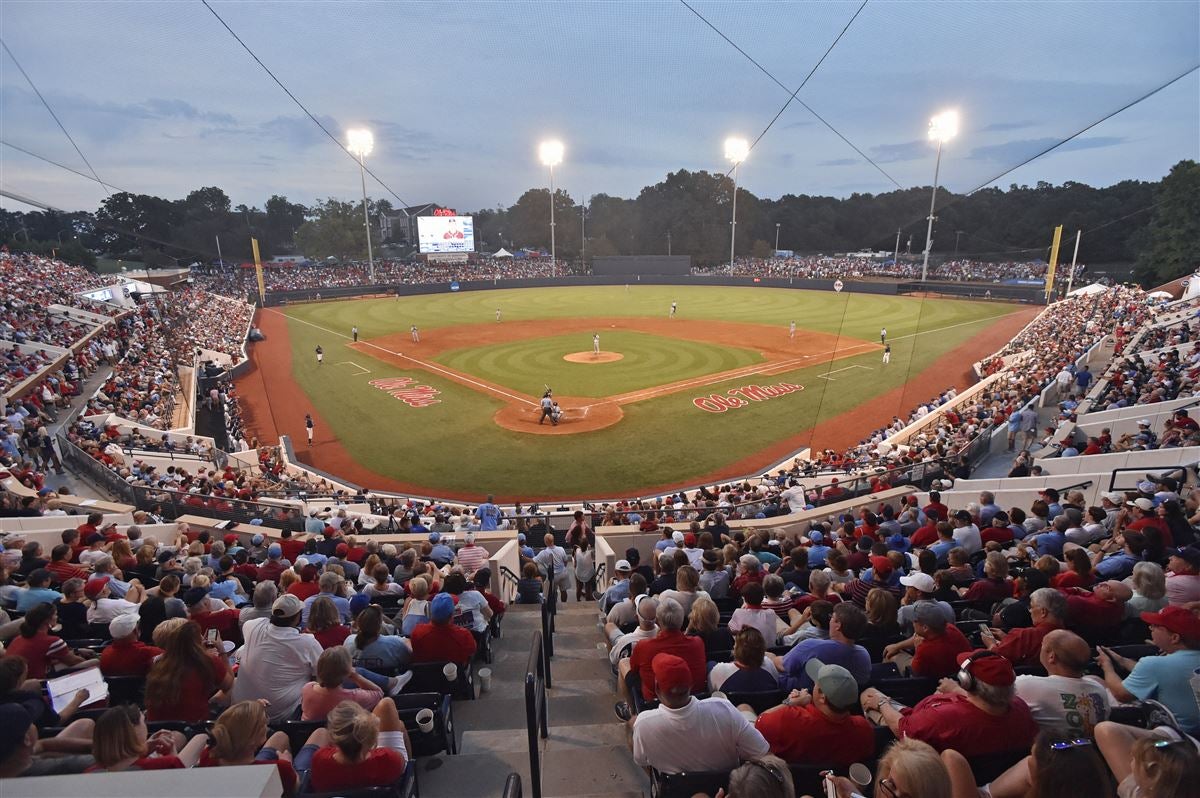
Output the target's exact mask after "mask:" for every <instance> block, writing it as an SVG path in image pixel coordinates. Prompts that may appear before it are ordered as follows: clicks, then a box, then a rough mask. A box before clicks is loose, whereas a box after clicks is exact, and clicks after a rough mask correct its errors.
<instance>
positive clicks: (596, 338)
mask: <svg viewBox="0 0 1200 798" xmlns="http://www.w3.org/2000/svg"><path fill="white" fill-rule="evenodd" d="M592 354H593V355H598V354H600V333H595V334H594V335H593V336H592Z"/></svg>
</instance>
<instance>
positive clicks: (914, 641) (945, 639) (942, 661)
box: [883, 601, 971, 679]
mask: <svg viewBox="0 0 1200 798" xmlns="http://www.w3.org/2000/svg"><path fill="white" fill-rule="evenodd" d="M912 625H913V633H914V634H913V636H912V637H910V638H909V639H908V640H902V641H900V642H899V643H893V644H892V645H890V646H886V647H885V648H884V649H883V658H884V661H885V662H896V663H897V665H898V666H899V667H900V670H901V671H905V670H908V671H909V672H910V673H911V675H913V676H923V677H928V678H931V679H940V678H942V677H945V676H951V675H953V674H954V672H955V671H957V670H958V660H957V659H956V657H957V656H958V655H959V654H960V653H962V652H964V651H970V650H971V644H970V642H968V641H967V638H966V637H965V636H964V635H963V633H962V632H960V631H959V630H958V627H957V626H955V625H954V624H952V623H948V622H947V621H946V616H945V614H944V613H943V612H942V610H941V608H940V607H938V605H937V604H936V603H934V602H932V601H918V602H917V603H916V604H914V605H913V609H912ZM914 647H915V649H916V650H915V652H914V653H913V655H912V658H911V660H909V658H908V656H907V654H906V653H905V652H908V651H913V649H914ZM906 665H907V668H906V667H905V666H906Z"/></svg>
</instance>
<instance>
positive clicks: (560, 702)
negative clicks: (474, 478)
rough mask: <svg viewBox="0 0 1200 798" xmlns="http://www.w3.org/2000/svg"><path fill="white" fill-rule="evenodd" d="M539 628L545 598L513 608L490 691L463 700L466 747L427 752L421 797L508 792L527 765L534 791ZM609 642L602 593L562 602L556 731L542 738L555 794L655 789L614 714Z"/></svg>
mask: <svg viewBox="0 0 1200 798" xmlns="http://www.w3.org/2000/svg"><path fill="white" fill-rule="evenodd" d="M540 628H541V615H540V612H539V608H538V607H532V606H528V605H524V606H523V605H513V606H511V607H509V610H508V612H507V613H506V614H505V617H504V625H503V634H504V636H503V637H502V638H501V639H500V640H496V641H494V642H493V654H494V662H493V663H492V665H491V666H490V667H491V670H492V688H491V690H490V691H489V692H486V693H480V694H479V697H478V698H477V699H476V700H475V701H456V702H455V703H454V721H455V725H456V726H457V727H458V733H459V735H460V743H459V751H460V753H459V754H458V755H457V756H449V755H446V754H442V755H440V756H436V757H427V758H424V759H421V760H419V761H418V764H417V767H418V779H419V784H420V790H421V797H422V798H467V797H468V796H480V798H484V797H485V796H486V797H487V798H491V797H492V796H499V795H500V794H501V791H502V789H503V787H504V781H505V779H506V778H507V777H508V774H509V773H510V772H512V771H516V772H517V773H520V774H521V782H522V785H523V790H524V795H526V796H528V795H530V794H531V793H530V784H531V782H530V776H529V747H528V735H527V733H526V725H525V671H526V667H527V665H528V661H529V650H530V647H531V645H532V642H533V634H534V632H535V631H537V630H539V629H540ZM601 645H602V638H601V635H600V633H599V632H598V630H597V609H596V603H595V602H583V603H578V604H577V603H574V602H572V603H569V604H565V605H559V610H558V616H557V621H556V631H555V634H554V658H553V660H552V661H551V665H550V671H551V676H552V680H553V683H554V687H553V688H552V689H550V690H548V691H547V693H546V696H547V702H548V715H549V719H550V737H549V739H547V740H540V739H539V742H540V744H541V752H542V794H543V795H544V796H547V798H550V797H551V796H573V797H574V798H586V797H587V796H614V797H615V798H633V797H634V796H637V797H638V798H640V796H642V795H643V794H645V795H648V794H649V792H650V782H649V779H648V778H647V777H646V774H645V772H644V771H643V770H642V769H641V768H639V767H638V766H637V765H636V764H634V761H633V756H632V754H631V753H630V750H629V746H628V745H627V743H626V734H625V727H624V726H623V725H622V724H621V723H620V721H618V720H617V718H616V716H615V715H614V714H613V710H612V706H613V702H614V701H615V698H614V697H613V681H612V676H611V671H610V669H609V666H608V659H607V658H606V656H605V652H604V651H603V650H599V649H598V648H597V646H601ZM485 667H486V666H485ZM477 681H478V680H477ZM477 689H478V688H477Z"/></svg>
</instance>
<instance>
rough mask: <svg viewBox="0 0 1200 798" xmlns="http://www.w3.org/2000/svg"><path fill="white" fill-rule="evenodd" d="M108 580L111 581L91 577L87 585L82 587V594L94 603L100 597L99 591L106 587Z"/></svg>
mask: <svg viewBox="0 0 1200 798" xmlns="http://www.w3.org/2000/svg"><path fill="white" fill-rule="evenodd" d="M109 579H111V577H108V576H93V577H92V578H91V579H89V580H87V584H86V585H84V587H83V594H84V595H85V596H87V597H88V598H90V599H91V600H92V601H95V600H96V598H97V597H98V596H99V595H100V591H101V590H103V589H104V588H105V587H106V586H107V585H108V581H109Z"/></svg>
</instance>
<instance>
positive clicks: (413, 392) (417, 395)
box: [370, 377, 442, 407]
mask: <svg viewBox="0 0 1200 798" xmlns="http://www.w3.org/2000/svg"><path fill="white" fill-rule="evenodd" d="M370 385H371V386H372V387H374V388H378V389H379V390H381V391H386V392H387V393H390V394H391V395H392V396H394V397H396V398H397V399H399V400H400V401H401V402H404V404H406V405H408V406H409V407H429V405H436V404H438V403H440V402H441V401H442V400H441V399H435V398H434V397H435V396H438V395H439V394H441V391H439V390H438V389H436V388H432V387H430V386H428V385H417V381H416V380H415V379H413V378H412V377H389V378H388V379H383V380H371V382H370Z"/></svg>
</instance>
